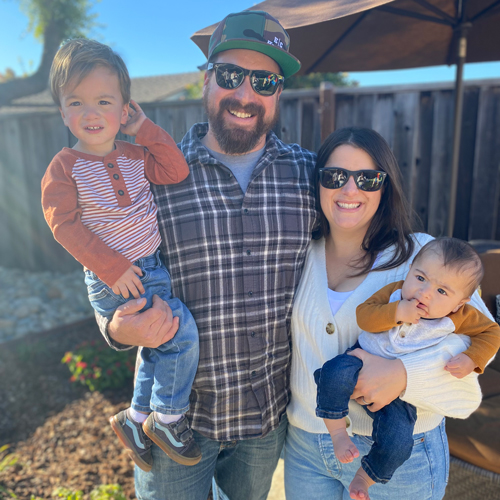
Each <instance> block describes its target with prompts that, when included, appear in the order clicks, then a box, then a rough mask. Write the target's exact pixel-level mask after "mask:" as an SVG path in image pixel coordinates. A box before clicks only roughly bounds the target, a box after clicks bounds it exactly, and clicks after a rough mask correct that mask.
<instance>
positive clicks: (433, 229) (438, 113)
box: [427, 91, 453, 236]
mask: <svg viewBox="0 0 500 500" xmlns="http://www.w3.org/2000/svg"><path fill="white" fill-rule="evenodd" d="M433 98H434V127H433V134H432V153H431V161H432V166H431V178H430V192H429V220H428V225H427V228H428V231H429V233H430V234H432V235H433V236H442V235H444V234H445V233H446V226H447V223H448V205H449V202H450V201H449V200H450V182H449V179H450V176H451V154H452V151H451V144H452V138H453V95H452V92H446V91H443V92H433Z"/></svg>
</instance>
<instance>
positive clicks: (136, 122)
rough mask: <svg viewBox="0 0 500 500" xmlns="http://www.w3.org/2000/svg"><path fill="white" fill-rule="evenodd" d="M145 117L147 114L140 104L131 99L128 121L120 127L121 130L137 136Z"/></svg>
mask: <svg viewBox="0 0 500 500" xmlns="http://www.w3.org/2000/svg"><path fill="white" fill-rule="evenodd" d="M145 119H146V115H145V113H144V111H143V110H142V109H141V107H140V106H139V104H137V103H136V102H135V101H133V100H130V105H129V108H128V121H127V123H126V124H125V125H122V126H121V127H120V130H121V131H122V132H123V133H124V134H127V135H131V136H132V137H135V136H136V135H137V132H139V129H140V128H141V125H142V124H143V122H144V120H145Z"/></svg>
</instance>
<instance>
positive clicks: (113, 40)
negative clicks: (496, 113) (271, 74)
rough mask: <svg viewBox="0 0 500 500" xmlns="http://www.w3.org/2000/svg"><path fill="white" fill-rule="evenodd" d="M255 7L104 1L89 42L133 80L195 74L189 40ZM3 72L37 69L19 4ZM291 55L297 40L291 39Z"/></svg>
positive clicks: (4, 35)
mask: <svg viewBox="0 0 500 500" xmlns="http://www.w3.org/2000/svg"><path fill="white" fill-rule="evenodd" d="M255 3H257V2H252V1H251V0H230V1H221V0H173V1H169V0H157V1H154V0H143V1H139V0H101V2H99V3H97V4H95V7H94V9H93V10H94V12H96V13H98V14H99V17H98V19H97V22H99V23H101V24H102V25H103V26H102V27H101V28H98V29H95V30H94V32H93V33H91V36H92V37H93V38H96V39H98V40H100V41H102V42H103V43H107V44H110V45H112V46H113V48H114V49H115V50H116V51H118V52H119V53H120V54H121V55H122V56H123V58H124V59H125V62H126V64H127V66H128V68H129V72H130V75H131V76H132V77H138V76H152V75H161V74H166V73H182V72H187V71H196V67H197V66H198V65H200V64H202V63H203V62H204V56H203V53H202V52H201V51H200V49H199V48H198V47H197V46H196V45H195V44H194V43H193V42H192V41H191V40H190V39H189V37H190V36H191V35H192V34H193V33H194V32H196V31H197V30H199V29H201V28H204V27H206V26H208V25H210V24H213V23H215V22H217V21H220V20H221V19H222V18H223V17H224V16H225V15H227V14H228V13H229V12H238V11H240V10H244V9H246V8H248V7H251V6H252V5H254V4H255ZM0 23H1V24H0V72H3V71H4V70H5V68H7V67H10V68H12V69H14V71H15V72H16V73H23V71H25V70H27V71H30V70H33V69H35V68H36V66H37V65H38V62H39V60H40V55H41V51H42V45H41V44H40V43H38V42H37V41H36V40H34V38H33V35H32V34H31V33H26V28H27V25H28V20H27V18H26V16H25V15H24V14H23V13H22V12H21V10H20V8H19V2H18V1H17V0H0ZM291 46H292V53H293V39H292V43H291ZM350 76H351V77H352V78H353V79H355V80H358V81H359V82H360V84H361V85H363V86H367V85H385V84H398V83H416V82H433V81H445V80H453V79H454V78H455V69H454V67H451V68H448V67H446V66H438V67H432V68H418V69H412V70H399V71H376V72H369V73H368V72H363V73H351V74H350ZM465 78H466V79H478V78H500V62H495V63H476V64H467V65H466V67H465Z"/></svg>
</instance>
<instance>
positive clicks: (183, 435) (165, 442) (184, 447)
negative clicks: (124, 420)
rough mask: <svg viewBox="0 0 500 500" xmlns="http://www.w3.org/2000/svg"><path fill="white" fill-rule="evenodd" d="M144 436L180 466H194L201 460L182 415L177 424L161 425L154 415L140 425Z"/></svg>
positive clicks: (187, 423)
mask: <svg viewBox="0 0 500 500" xmlns="http://www.w3.org/2000/svg"><path fill="white" fill-rule="evenodd" d="M142 428H143V429H144V432H145V433H146V435H147V436H148V437H149V439H151V441H153V443H156V444H157V445H158V446H159V447H160V448H161V449H162V450H163V451H164V452H165V453H166V454H167V455H168V456H169V457H170V458H171V459H172V460H173V461H174V462H177V463H178V464H182V465H196V464H197V463H198V462H199V461H200V460H201V450H200V448H199V446H198V445H197V444H196V441H195V440H194V438H193V431H192V430H191V428H190V426H189V421H188V419H187V418H186V416H185V415H183V416H182V417H181V418H180V419H179V420H178V421H177V422H173V423H171V424H163V423H162V422H159V421H158V420H156V418H155V413H154V412H152V413H150V414H149V417H148V418H147V419H146V421H145V422H144V423H143V424H142Z"/></svg>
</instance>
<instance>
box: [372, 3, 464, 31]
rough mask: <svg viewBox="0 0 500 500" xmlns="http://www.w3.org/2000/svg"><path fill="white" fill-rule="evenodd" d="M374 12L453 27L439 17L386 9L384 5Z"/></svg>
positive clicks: (450, 23)
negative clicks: (379, 11) (378, 11)
mask: <svg viewBox="0 0 500 500" xmlns="http://www.w3.org/2000/svg"><path fill="white" fill-rule="evenodd" d="M375 10H381V11H384V12H388V13H389V14H396V15H398V16H406V17H413V18H415V19H421V20H422V21H429V22H431V23H437V24H444V25H445V26H454V25H455V23H452V22H451V21H447V20H446V19H440V18H439V17H433V16H426V15H425V14H420V13H418V12H412V11H409V10H403V9H398V8H396V7H387V6H385V5H383V6H380V7H377V8H376V9H375Z"/></svg>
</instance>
